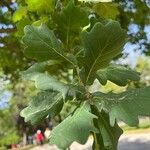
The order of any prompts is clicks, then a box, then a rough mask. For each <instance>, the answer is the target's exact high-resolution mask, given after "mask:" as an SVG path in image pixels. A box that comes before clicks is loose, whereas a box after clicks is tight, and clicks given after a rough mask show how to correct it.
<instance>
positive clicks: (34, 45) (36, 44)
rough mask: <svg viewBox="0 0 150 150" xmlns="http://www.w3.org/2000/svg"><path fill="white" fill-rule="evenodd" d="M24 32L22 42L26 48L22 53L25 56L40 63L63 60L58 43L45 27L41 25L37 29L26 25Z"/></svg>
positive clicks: (51, 32)
mask: <svg viewBox="0 0 150 150" xmlns="http://www.w3.org/2000/svg"><path fill="white" fill-rule="evenodd" d="M24 32H25V35H24V36H23V39H22V41H23V42H24V44H25V45H26V46H27V48H26V49H25V51H24V53H25V55H26V56H28V57H30V58H35V59H37V60H40V61H44V60H49V59H53V60H54V59H56V60H64V59H65V57H64V56H63V50H62V46H61V43H60V41H59V40H58V39H57V38H56V36H55V35H54V33H53V31H51V30H49V29H48V28H47V27H46V25H44V24H42V25H41V26H39V27H35V26H30V25H28V26H26V27H25V29H24Z"/></svg>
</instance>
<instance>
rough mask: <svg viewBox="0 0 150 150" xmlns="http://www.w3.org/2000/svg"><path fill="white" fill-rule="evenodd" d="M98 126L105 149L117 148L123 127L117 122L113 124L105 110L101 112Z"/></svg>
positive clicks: (112, 149) (114, 149)
mask: <svg viewBox="0 0 150 150" xmlns="http://www.w3.org/2000/svg"><path fill="white" fill-rule="evenodd" d="M98 126H99V130H100V134H101V135H102V138H103V142H104V147H105V149H110V150H117V146H118V140H119V137H120V135H121V134H122V133H123V131H122V129H121V128H120V127H119V126H118V124H117V123H115V124H114V126H111V125H110V122H109V116H108V115H107V114H106V113H104V112H102V113H99V117H98Z"/></svg>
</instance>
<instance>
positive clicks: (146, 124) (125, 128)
mask: <svg viewBox="0 0 150 150" xmlns="http://www.w3.org/2000/svg"><path fill="white" fill-rule="evenodd" d="M121 128H122V129H123V131H125V132H128V131H144V130H146V129H150V123H149V122H144V123H141V124H140V125H139V126H138V127H129V126H127V125H124V126H122V127H121Z"/></svg>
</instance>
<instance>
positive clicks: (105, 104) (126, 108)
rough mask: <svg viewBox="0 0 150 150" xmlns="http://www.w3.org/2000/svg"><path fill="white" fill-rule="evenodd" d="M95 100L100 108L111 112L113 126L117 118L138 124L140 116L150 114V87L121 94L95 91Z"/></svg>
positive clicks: (132, 124) (134, 124)
mask: <svg viewBox="0 0 150 150" xmlns="http://www.w3.org/2000/svg"><path fill="white" fill-rule="evenodd" d="M93 98H94V102H95V104H96V106H97V107H98V108H99V110H100V111H101V110H105V111H106V112H109V115H110V122H111V125H112V126H113V125H114V124H115V120H116V119H117V120H122V121H123V122H125V123H126V124H128V125H129V126H136V125H137V124H138V116H149V115H150V109H149V106H150V99H149V98H150V87H144V88H140V89H135V90H129V91H126V92H123V93H120V94H115V93H107V94H105V93H101V92H96V93H94V97H93Z"/></svg>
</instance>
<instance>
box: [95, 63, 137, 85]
mask: <svg viewBox="0 0 150 150" xmlns="http://www.w3.org/2000/svg"><path fill="white" fill-rule="evenodd" d="M97 79H98V80H99V82H100V83H101V84H102V85H106V83H107V80H109V81H111V82H113V83H115V84H117V85H119V86H125V85H127V83H128V82H129V81H138V80H140V77H139V74H138V73H137V72H135V71H133V70H131V69H129V68H127V67H124V66H121V65H110V66H108V67H107V68H105V69H100V70H98V71H97Z"/></svg>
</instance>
